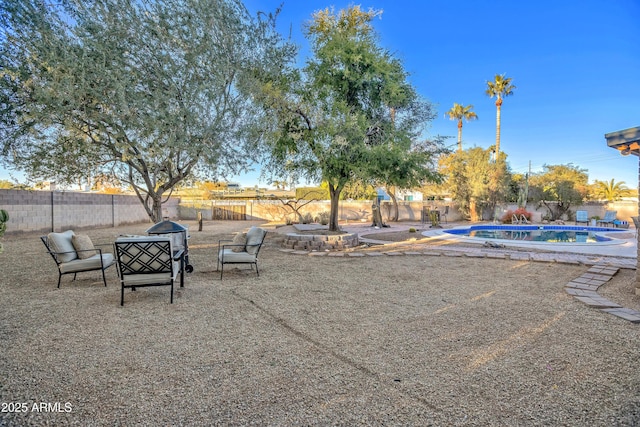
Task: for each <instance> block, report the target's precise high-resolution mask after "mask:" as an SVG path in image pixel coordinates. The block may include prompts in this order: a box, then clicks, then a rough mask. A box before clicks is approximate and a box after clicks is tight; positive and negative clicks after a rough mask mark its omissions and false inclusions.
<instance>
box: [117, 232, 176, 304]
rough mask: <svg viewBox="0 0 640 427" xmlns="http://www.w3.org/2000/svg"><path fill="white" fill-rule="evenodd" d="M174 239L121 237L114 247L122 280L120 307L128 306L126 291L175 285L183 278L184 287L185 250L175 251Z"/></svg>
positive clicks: (119, 275)
mask: <svg viewBox="0 0 640 427" xmlns="http://www.w3.org/2000/svg"><path fill="white" fill-rule="evenodd" d="M171 241H172V239H171V238H170V237H160V236H155V237H147V236H141V237H120V238H118V239H117V240H116V241H115V243H114V244H113V245H114V251H115V253H116V259H117V264H118V277H119V278H120V305H124V290H125V288H130V289H131V290H132V291H135V290H136V288H142V287H147V286H170V287H171V303H172V304H173V285H174V282H175V281H176V279H177V277H178V274H180V287H184V256H183V255H184V250H178V251H175V252H174V251H173V248H172V244H171Z"/></svg>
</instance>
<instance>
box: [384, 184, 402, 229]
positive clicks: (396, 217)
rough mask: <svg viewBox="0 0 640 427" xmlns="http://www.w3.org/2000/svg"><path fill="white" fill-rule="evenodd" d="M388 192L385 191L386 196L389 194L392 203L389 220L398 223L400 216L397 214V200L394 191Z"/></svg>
mask: <svg viewBox="0 0 640 427" xmlns="http://www.w3.org/2000/svg"><path fill="white" fill-rule="evenodd" d="M389 190H390V189H387V194H389V197H391V201H392V202H393V216H392V217H391V218H389V219H390V220H391V221H393V222H398V217H399V216H400V215H399V212H398V198H397V197H396V192H395V189H394V190H392V191H389Z"/></svg>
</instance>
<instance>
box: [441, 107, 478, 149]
mask: <svg viewBox="0 0 640 427" xmlns="http://www.w3.org/2000/svg"><path fill="white" fill-rule="evenodd" d="M471 110H473V105H467V106H464V105H462V104H458V103H457V102H454V103H453V107H451V109H450V110H449V111H447V113H446V114H447V115H448V116H449V118H450V119H451V120H457V121H458V151H462V121H463V120H466V121H470V120H477V119H478V115H477V114H476V113H475V112H473V111H471Z"/></svg>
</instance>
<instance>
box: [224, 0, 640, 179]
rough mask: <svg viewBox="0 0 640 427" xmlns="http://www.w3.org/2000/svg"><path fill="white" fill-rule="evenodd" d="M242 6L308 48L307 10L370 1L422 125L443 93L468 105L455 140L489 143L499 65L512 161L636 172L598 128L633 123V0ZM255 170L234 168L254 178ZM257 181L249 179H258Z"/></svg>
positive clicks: (434, 130)
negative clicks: (274, 18)
mask: <svg viewBox="0 0 640 427" xmlns="http://www.w3.org/2000/svg"><path fill="white" fill-rule="evenodd" d="M245 4H246V5H247V7H248V8H249V10H250V11H252V12H256V11H259V10H261V11H274V10H275V9H276V8H277V7H278V6H279V5H281V4H282V12H281V14H280V16H279V18H278V27H279V29H280V31H281V33H283V34H284V35H288V34H289V33H290V32H291V36H292V38H293V40H294V41H295V42H296V43H297V44H298V45H299V46H300V47H301V48H302V49H301V58H300V61H301V62H302V61H304V59H305V58H306V56H307V54H308V49H307V48H308V45H307V42H306V40H305V39H304V37H303V35H302V25H303V23H304V22H305V21H308V20H309V19H310V18H311V15H312V13H313V12H314V11H316V10H320V9H324V8H326V7H330V6H332V5H333V6H334V7H335V9H336V10H339V9H344V8H346V7H347V6H349V5H350V4H359V5H360V6H361V7H362V8H363V9H369V8H373V9H378V10H379V9H381V10H382V11H383V13H382V17H381V18H380V19H376V21H375V23H374V25H375V27H376V29H377V32H378V34H379V36H380V45H381V46H382V47H384V48H386V49H388V50H389V51H391V52H392V53H394V55H395V56H396V57H397V58H400V59H401V60H402V61H403V63H404V65H405V69H406V70H407V71H408V72H409V73H410V74H411V77H410V79H411V82H412V83H413V84H414V85H415V87H416V88H417V90H418V92H419V93H420V94H421V95H422V96H423V97H425V98H426V99H428V100H429V101H431V102H432V103H434V104H435V105H436V107H437V111H438V117H437V119H436V120H434V121H433V122H432V124H431V127H430V128H429V130H428V135H427V136H433V135H438V134H439V135H449V136H451V137H452V138H451V139H450V140H449V141H450V143H451V144H455V143H456V136H457V127H456V122H454V121H451V120H449V119H448V117H445V114H444V113H445V112H446V111H447V110H449V109H450V108H451V107H452V106H453V103H454V102H457V103H460V104H463V105H468V104H472V105H473V106H474V111H475V112H476V113H477V114H478V117H479V119H478V120H477V121H472V122H469V123H465V124H464V127H463V147H465V148H468V147H473V146H479V147H483V148H486V147H489V146H490V145H493V144H495V121H496V108H495V99H491V98H489V97H488V96H486V95H485V93H484V91H485V89H486V82H487V81H488V80H492V79H493V77H494V76H495V74H503V73H506V75H507V76H508V77H512V78H513V84H515V85H516V87H517V88H516V90H515V91H514V94H513V95H512V96H510V97H507V98H505V100H504V104H503V106H502V126H501V140H500V141H501V142H500V146H501V150H502V151H504V152H505V153H506V154H507V155H508V162H509V164H510V166H511V168H512V170H513V171H514V172H523V173H524V172H526V171H527V170H528V167H529V161H531V168H532V171H533V172H539V171H541V170H542V166H543V165H544V164H567V163H573V164H574V165H578V166H580V167H582V168H584V169H587V170H588V173H589V180H590V182H593V180H595V179H599V180H610V179H615V180H616V181H625V182H626V183H627V185H628V186H629V187H633V188H635V187H636V186H637V184H638V158H637V157H635V156H628V157H623V156H621V155H620V154H618V153H617V152H616V151H615V150H613V149H611V148H608V147H607V145H606V141H605V139H604V134H605V133H608V132H613V131H617V130H622V129H626V128H630V127H635V126H640V105H639V101H640V81H639V77H640V43H638V40H639V38H638V37H639V36H638V34H640V2H639V1H638V0H614V1H603V0H581V1H577V0H568V1H558V0H538V1H535V2H519V1H507V0H496V1H490V0H459V1H455V2H453V1H446V0H439V1H435V0H423V1H417V0H416V1H402V0H395V1H383V0H371V1H369V2H367V3H363V2H352V1H351V2H349V1H334V2H331V1H318V0H305V1H299V0H295V1H294V0H284V1H283V0H246V1H245ZM256 176H257V175H256V174H249V175H246V176H243V177H237V178H233V179H234V180H235V181H236V182H240V183H241V184H243V185H253V184H255V183H256V180H257V178H256ZM265 184H267V183H264V182H262V183H260V185H261V186H263V185H265Z"/></svg>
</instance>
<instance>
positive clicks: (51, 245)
mask: <svg viewBox="0 0 640 427" xmlns="http://www.w3.org/2000/svg"><path fill="white" fill-rule="evenodd" d="M40 240H42V243H44V246H45V247H46V248H47V252H49V255H51V257H52V258H53V260H54V261H55V263H56V266H57V267H58V288H59V287H60V282H61V279H62V276H63V275H64V274H73V280H76V275H77V274H78V273H81V272H85V271H98V270H100V271H102V281H103V282H104V285H105V286H107V279H106V277H105V274H104V271H105V270H106V269H107V268H109V267H111V265H113V263H114V260H113V254H110V253H102V249H99V248H96V247H94V245H93V243H92V242H91V239H89V237H88V236H86V235H80V234H79V235H76V234H75V233H74V232H73V230H67V231H65V232H62V233H49V234H47V235H46V236H40Z"/></svg>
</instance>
